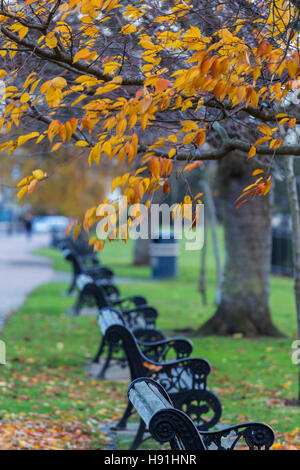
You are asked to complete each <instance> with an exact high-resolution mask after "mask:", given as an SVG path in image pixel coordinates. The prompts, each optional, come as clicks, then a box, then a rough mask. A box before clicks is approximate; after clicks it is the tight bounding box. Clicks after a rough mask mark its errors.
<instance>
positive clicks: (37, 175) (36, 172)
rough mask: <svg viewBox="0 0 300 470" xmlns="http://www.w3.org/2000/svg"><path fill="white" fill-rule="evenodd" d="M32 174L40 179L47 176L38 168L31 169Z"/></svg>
mask: <svg viewBox="0 0 300 470" xmlns="http://www.w3.org/2000/svg"><path fill="white" fill-rule="evenodd" d="M32 174H33V176H34V177H35V178H36V179H37V180H41V179H42V178H46V177H47V173H44V172H43V170H40V169H37V170H33V172H32Z"/></svg>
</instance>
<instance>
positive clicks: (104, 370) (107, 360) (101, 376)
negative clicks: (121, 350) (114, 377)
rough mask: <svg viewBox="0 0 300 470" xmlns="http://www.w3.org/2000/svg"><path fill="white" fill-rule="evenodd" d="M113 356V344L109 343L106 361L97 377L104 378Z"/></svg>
mask: <svg viewBox="0 0 300 470" xmlns="http://www.w3.org/2000/svg"><path fill="white" fill-rule="evenodd" d="M111 358H112V347H111V345H109V348H108V353H107V357H106V359H105V363H104V365H103V367H102V369H101V370H100V372H99V373H98V374H97V377H96V378H97V379H104V377H105V372H106V371H107V369H108V367H109V363H110V361H111Z"/></svg>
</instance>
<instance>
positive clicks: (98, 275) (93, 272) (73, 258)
mask: <svg viewBox="0 0 300 470" xmlns="http://www.w3.org/2000/svg"><path fill="white" fill-rule="evenodd" d="M62 253H63V257H64V258H65V260H66V261H68V262H69V263H71V266H72V280H71V284H70V287H69V289H68V293H69V294H71V293H72V292H73V290H74V289H75V286H76V281H77V278H78V276H80V275H81V274H86V275H88V276H90V277H91V278H92V279H94V280H95V281H96V282H99V283H104V284H105V283H107V282H108V281H111V280H112V278H113V276H114V273H113V271H112V270H111V269H109V268H108V267H106V266H101V265H98V264H96V265H87V264H86V262H85V260H84V259H83V258H81V257H80V256H79V255H77V254H76V253H75V251H73V250H70V249H64V250H63V252H62Z"/></svg>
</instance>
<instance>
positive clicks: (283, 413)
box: [0, 233, 300, 448]
mask: <svg viewBox="0 0 300 470" xmlns="http://www.w3.org/2000/svg"><path fill="white" fill-rule="evenodd" d="M220 237H221V233H220ZM132 249H133V245H132V244H131V243H130V242H129V243H128V244H127V245H125V244H124V243H123V242H114V243H110V244H107V246H106V247H105V249H104V251H103V252H102V253H101V260H102V262H103V264H107V265H109V266H110V267H112V268H113V269H114V271H115V273H116V275H118V276H124V277H131V278H135V279H136V282H130V283H129V282H128V283H126V284H125V283H122V284H120V287H121V291H122V293H123V294H124V295H127V294H130V293H140V294H143V295H145V296H146V297H147V298H148V299H149V302H150V303H151V304H153V305H154V306H155V307H157V308H158V310H159V312H160V317H159V322H158V326H159V327H160V328H162V329H163V330H166V331H168V333H169V334H171V333H172V334H173V333H174V334H176V330H183V329H197V328H198V327H199V326H200V325H201V324H202V323H203V322H204V321H205V320H206V319H207V318H209V316H210V315H212V314H213V312H214V310H215V306H214V289H215V268H214V258H213V253H212V248H211V243H210V240H209V241H208V256H207V259H208V267H207V290H208V292H207V294H208V305H207V306H203V305H202V304H201V298H200V296H199V293H198V291H197V277H198V271H199V259H200V254H199V253H197V252H196V253H194V252H184V251H182V252H181V256H180V260H179V277H178V279H176V280H173V281H164V282H153V281H150V269H149V268H135V267H132V266H131V259H132ZM40 254H41V253H40ZM43 254H46V255H48V256H50V257H51V258H53V259H54V261H55V267H56V268H58V269H60V270H67V269H68V268H67V265H66V264H65V263H64V262H63V261H61V254H60V253H59V252H56V251H55V250H51V249H49V250H44V251H43ZM65 288H66V285H62V284H55V283H53V284H48V285H45V286H41V287H39V288H38V289H36V290H35V291H34V292H33V293H32V294H31V295H30V296H29V297H28V299H27V301H26V303H25V305H24V306H23V307H22V308H21V309H20V310H19V311H18V312H17V314H15V315H12V316H11V317H10V318H9V321H8V322H7V325H6V327H5V329H4V331H3V334H2V339H4V340H5V342H6V345H7V356H8V357H7V359H8V365H7V366H6V367H3V368H2V369H1V373H2V374H1V378H0V387H1V391H2V393H1V394H0V417H1V418H2V421H1V422H2V428H3V431H5V433H6V434H7V435H8V436H10V433H11V434H15V431H13V430H11V431H10V427H13V426H12V423H13V422H15V421H16V420H17V421H18V422H20V423H21V425H22V423H23V426H25V427H26V428H28V426H27V424H28V423H30V422H34V423H35V422H39V423H44V427H45V433H47V430H48V429H49V426H52V427H53V426H54V425H55V426H56V427H55V429H56V428H57V429H59V432H57V434H58V437H57V438H56V439H54V442H55V443H54V444H53V445H52V444H51V443H52V441H51V442H50V444H49V442H48V441H47V443H46V444H44V448H64V447H68V448H72V447H77V448H85V447H90V448H91V447H92V448H94V447H95V448H105V447H106V446H107V440H108V438H107V436H106V434H105V433H100V434H99V430H98V429H97V426H98V424H99V423H103V422H110V421H112V420H115V419H117V418H118V417H119V416H120V413H121V412H122V409H123V407H124V403H125V391H126V388H127V384H124V383H118V382H114V383H108V382H96V381H93V380H90V379H89V378H88V376H87V374H86V372H85V370H84V365H85V364H86V363H87V361H88V360H89V359H90V358H91V357H92V355H93V353H94V352H95V350H96V347H97V345H98V341H99V338H100V333H99V329H98V326H97V322H96V318H95V317H88V316H83V317H79V318H70V317H68V316H66V315H65V312H66V310H67V308H69V307H70V306H71V305H72V304H73V302H74V298H68V297H65V296H63V295H62V292H63V291H64V289H65ZM271 309H272V314H273V318H274V321H275V323H276V324H277V326H278V327H279V328H281V330H282V331H284V332H285V333H286V334H287V335H288V337H287V338H285V339H270V338H261V339H257V340H254V339H246V338H240V337H232V338H221V337H213V336H212V337H207V338H196V337H193V343H194V346H195V355H200V356H203V357H205V358H207V359H209V361H210V362H211V364H212V365H213V371H212V373H211V375H210V377H209V381H208V383H209V387H210V388H211V389H212V390H213V391H215V392H216V393H217V394H218V395H219V397H220V398H221V401H222V404H223V417H222V421H223V422H224V423H232V424H234V423H237V422H241V421H245V420H261V421H265V422H267V423H269V424H271V425H272V426H273V428H274V430H275V432H276V433H277V442H281V443H284V444H283V445H284V446H285V448H286V447H288V446H297V447H299V448H300V438H299V437H298V436H299V435H300V430H298V431H297V427H299V422H300V419H299V418H300V408H297V407H293V406H285V403H286V400H289V399H291V398H293V397H295V395H296V376H297V368H296V366H294V365H293V364H292V362H291V358H290V356H291V342H292V339H293V338H294V337H295V334H296V314H295V307H294V300H293V286H292V281H291V280H290V279H285V278H279V277H274V278H272V282H271ZM53 422H54V425H53ZM26 423H27V424H26ZM66 423H67V429H65V426H66ZM74 423H76V426H75V425H74ZM78 423H79V424H78ZM21 425H20V426H21ZM80 425H82V426H80ZM74 426H75V427H76V429H77V428H79V430H80V429H81V433H82V434H80V431H78V436H80V439H79V437H78V438H77V437H76V436H77V435H76V436H74V432H73V429H74ZM21 428H22V426H21ZM31 428H32V426H31ZM31 428H30V429H31ZM5 433H4V434H5ZM68 433H70V434H68ZM0 434H1V433H0ZM6 434H5V435H6ZM32 434H33V435H32V436H31V435H30V436H31V440H30V439H29V441H28V443H27V441H26V439H25V440H24V439H23V440H22V439H19V438H18V439H19V440H20V442H21V444H20V443H19V441H18V442H17V443H16V444H14V446H15V447H14V448H18V446H19V447H20V446H21V447H29V448H35V445H36V446H37V447H38V446H39V445H40V442H41V441H40V440H38V439H35V435H34V433H32ZM48 434H49V433H48ZM7 439H8V441H9V438H7ZM16 439H17V438H16ZM26 443H27V444H28V445H27V444H26ZM33 443H36V444H33ZM0 444H1V438H0ZM7 446H9V444H7ZM279 447H280V446H279Z"/></svg>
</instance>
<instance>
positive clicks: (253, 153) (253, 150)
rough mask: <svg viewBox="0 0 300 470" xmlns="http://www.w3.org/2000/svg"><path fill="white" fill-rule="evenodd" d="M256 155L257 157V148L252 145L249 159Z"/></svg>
mask: <svg viewBox="0 0 300 470" xmlns="http://www.w3.org/2000/svg"><path fill="white" fill-rule="evenodd" d="M255 155H256V148H255V147H254V146H253V145H252V147H251V148H250V150H249V153H248V158H252V157H254V156H255Z"/></svg>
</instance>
